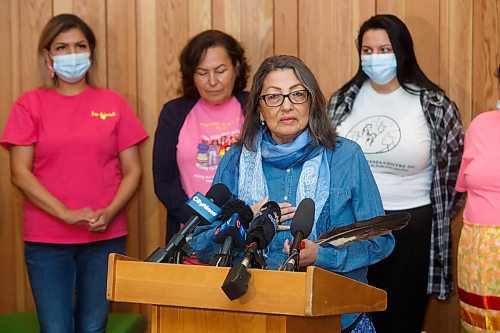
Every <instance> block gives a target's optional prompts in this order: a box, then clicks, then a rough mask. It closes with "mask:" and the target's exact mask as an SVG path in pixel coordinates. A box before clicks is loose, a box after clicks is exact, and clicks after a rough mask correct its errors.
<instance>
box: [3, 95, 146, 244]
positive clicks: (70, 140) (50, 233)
mask: <svg viewBox="0 0 500 333" xmlns="http://www.w3.org/2000/svg"><path fill="white" fill-rule="evenodd" d="M147 136H148V135H147V133H146V132H145V131H144V129H143V128H142V126H141V124H140V123H139V121H138V119H137V117H136V116H135V114H134V113H133V111H132V109H131V108H130V106H129V104H128V103H127V101H126V100H125V99H124V98H123V97H122V96H120V95H119V94H117V93H115V92H113V91H110V90H107V89H98V88H90V87H87V88H85V90H83V91H82V92H81V93H80V94H78V95H75V96H65V95H61V94H59V93H57V92H56V91H55V90H52V89H36V90H32V91H29V92H26V93H24V94H23V95H21V97H19V98H18V100H17V101H16V102H15V103H14V106H13V107H12V110H11V113H10V115H9V119H8V121H7V125H6V127H5V131H4V133H3V136H2V138H1V140H0V143H1V144H2V146H4V147H5V148H7V149H8V148H9V145H34V149H35V151H34V160H33V174H34V175H35V176H36V177H37V179H38V180H39V181H40V182H41V183H42V184H43V185H44V186H45V187H46V188H47V190H49V191H50V193H52V194H53V195H54V196H55V197H57V198H58V199H59V200H61V202H63V203H64V204H65V205H66V206H67V207H68V208H70V209H78V208H83V207H90V208H92V209H94V210H97V209H101V208H104V207H106V206H107V205H109V204H110V203H111V201H112V200H113V197H114V195H115V193H116V191H117V189H118V186H119V184H120V181H121V178H122V175H121V171H120V162H119V159H118V153H119V152H120V151H122V150H124V149H126V148H128V147H131V146H133V145H135V144H137V143H139V142H141V141H142V140H144V139H146V138H147ZM23 221H24V240H25V241H31V242H43V243H60V244H75V243H88V242H94V241H99V240H105V239H112V238H116V237H120V236H123V235H126V234H127V224H126V218H125V213H124V212H123V211H122V212H120V213H119V214H117V216H116V217H115V219H114V220H113V221H112V222H111V223H110V225H109V227H108V229H107V230H106V232H103V233H101V232H90V231H88V228H87V227H86V226H82V225H69V224H66V223H64V222H63V221H61V220H59V219H57V218H55V217H53V216H51V215H49V214H47V213H45V212H44V211H42V210H41V209H39V208H37V207H36V206H35V205H33V204H32V203H31V202H30V201H28V200H25V204H24V216H23Z"/></svg>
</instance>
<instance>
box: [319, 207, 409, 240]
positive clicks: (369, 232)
mask: <svg viewBox="0 0 500 333" xmlns="http://www.w3.org/2000/svg"><path fill="white" fill-rule="evenodd" d="M410 218H411V215H410V213H406V212H398V213H392V214H388V215H382V216H377V217H374V218H372V219H369V220H364V221H359V222H356V223H353V224H350V225H346V226H343V227H337V228H333V229H332V230H330V231H327V232H325V233H322V234H321V235H320V236H319V237H318V239H317V240H316V241H315V242H316V243H318V244H331V245H333V246H335V247H339V248H340V247H344V246H347V245H349V244H351V243H354V242H360V241H364V240H369V239H372V238H373V237H376V236H381V235H385V234H387V233H388V232H389V231H391V230H399V229H402V228H404V227H405V226H406V225H407V224H408V221H410Z"/></svg>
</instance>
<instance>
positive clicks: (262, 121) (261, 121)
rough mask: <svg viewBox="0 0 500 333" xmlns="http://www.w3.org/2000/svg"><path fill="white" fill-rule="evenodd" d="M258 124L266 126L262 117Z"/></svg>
mask: <svg viewBox="0 0 500 333" xmlns="http://www.w3.org/2000/svg"><path fill="white" fill-rule="evenodd" d="M260 126H262V127H264V126H266V121H265V120H264V119H261V120H260Z"/></svg>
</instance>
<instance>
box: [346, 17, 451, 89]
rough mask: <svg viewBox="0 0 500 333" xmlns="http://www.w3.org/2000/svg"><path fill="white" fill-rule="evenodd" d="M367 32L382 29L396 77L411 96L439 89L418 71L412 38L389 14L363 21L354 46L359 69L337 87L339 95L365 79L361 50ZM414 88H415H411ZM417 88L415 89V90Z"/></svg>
mask: <svg viewBox="0 0 500 333" xmlns="http://www.w3.org/2000/svg"><path fill="white" fill-rule="evenodd" d="M368 30H385V31H386V32H387V35H389V39H390V41H391V44H392V49H393V50H394V54H395V55H396V62H397V66H398V67H397V78H398V82H399V84H400V85H401V87H403V89H404V90H406V91H407V92H409V93H411V94H418V93H419V92H420V89H429V90H438V91H442V89H441V88H440V87H439V86H438V85H437V84H435V83H434V82H432V81H431V80H430V79H429V78H428V77H427V76H426V75H425V74H424V72H423V71H422V69H420V66H419V65H418V62H417V57H416V56H415V50H414V49H413V39H412V38H411V34H410V31H409V30H408V28H407V27H406V25H405V24H404V23H403V21H401V20H400V19H399V18H398V17H397V16H394V15H390V14H383V15H375V16H372V17H370V18H369V19H368V20H366V21H365V22H364V23H363V24H362V25H361V27H360V29H359V33H358V38H357V40H356V46H357V49H358V57H359V67H358V71H357V73H356V74H355V75H354V77H353V78H352V79H351V80H350V81H349V82H347V83H346V84H345V85H343V86H342V88H340V91H341V92H345V91H347V89H349V87H350V86H351V85H352V84H356V85H358V86H361V85H362V84H363V82H364V81H365V80H366V79H368V76H367V75H366V74H365V73H364V72H363V69H362V68H361V50H362V44H363V36H364V34H365V32H367V31H368ZM412 85H414V86H412ZM415 86H416V87H415Z"/></svg>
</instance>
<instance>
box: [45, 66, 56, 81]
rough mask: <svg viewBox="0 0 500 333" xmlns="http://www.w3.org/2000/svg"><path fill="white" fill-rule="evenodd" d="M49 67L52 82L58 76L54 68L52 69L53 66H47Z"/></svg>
mask: <svg viewBox="0 0 500 333" xmlns="http://www.w3.org/2000/svg"><path fill="white" fill-rule="evenodd" d="M47 67H48V68H49V76H50V78H51V79H52V80H54V77H55V76H56V74H55V73H54V68H53V67H52V65H49V64H47Z"/></svg>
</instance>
